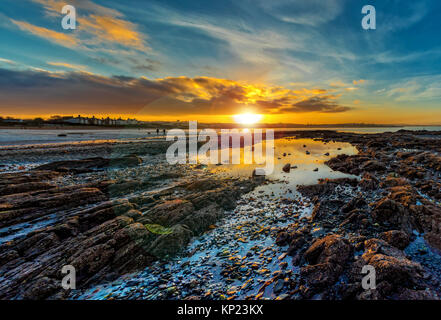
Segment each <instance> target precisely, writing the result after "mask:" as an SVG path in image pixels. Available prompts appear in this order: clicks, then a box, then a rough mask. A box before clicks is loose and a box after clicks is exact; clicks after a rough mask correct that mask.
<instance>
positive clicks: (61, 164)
mask: <svg viewBox="0 0 441 320" xmlns="http://www.w3.org/2000/svg"><path fill="white" fill-rule="evenodd" d="M141 163H142V159H141V158H139V157H138V156H136V155H127V156H124V157H121V158H113V159H109V158H101V157H96V158H87V159H82V160H64V161H55V162H51V163H48V164H44V165H41V166H38V167H36V168H34V169H33V170H50V171H56V172H74V173H85V172H91V171H93V170H94V169H102V168H109V167H131V166H137V165H139V164H141Z"/></svg>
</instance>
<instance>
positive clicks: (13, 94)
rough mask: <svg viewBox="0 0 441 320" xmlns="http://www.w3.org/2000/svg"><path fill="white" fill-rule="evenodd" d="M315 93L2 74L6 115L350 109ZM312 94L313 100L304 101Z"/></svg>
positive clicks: (196, 81) (199, 81)
mask: <svg viewBox="0 0 441 320" xmlns="http://www.w3.org/2000/svg"><path fill="white" fill-rule="evenodd" d="M278 90H281V91H278ZM324 92H325V91H324ZM316 93H317V90H316V89H315V91H313V90H312V91H311V92H308V90H307V89H302V90H301V94H299V93H296V92H294V91H290V90H286V89H283V88H282V89H280V88H279V89H276V88H263V87H255V86H251V85H244V84H241V83H238V82H235V81H232V80H226V79H217V78H208V77H196V78H189V77H173V78H164V79H154V80H152V79H148V78H145V77H141V78H134V77H127V76H113V77H103V76H99V75H95V74H90V73H86V72H63V73H53V72H45V71H40V70H24V71H23V70H21V71H19V70H6V69H0V95H1V96H2V102H1V104H0V110H1V111H3V112H5V113H7V112H11V111H12V110H17V108H18V109H21V110H22V111H23V110H24V109H26V110H28V111H27V112H29V113H41V114H50V113H57V114H63V113H64V114H66V113H69V114H71V113H80V112H82V113H89V114H90V113H98V114H133V115H137V114H138V115H139V114H142V115H148V114H151V115H170V116H179V115H184V114H201V115H202V114H203V115H216V114H219V115H222V114H235V113H238V112H241V107H242V106H244V105H246V106H252V108H253V109H254V111H255V112H260V113H292V112H325V113H331V112H344V111H347V110H349V108H347V107H343V106H340V105H338V104H337V103H336V102H335V100H332V99H331V98H332V97H331V96H316ZM308 94H309V95H315V96H312V97H310V98H306V99H305V95H308ZM281 95H282V96H281ZM283 95H284V96H283ZM302 99H303V100H302ZM36 110H38V111H37V112H35V111H36Z"/></svg>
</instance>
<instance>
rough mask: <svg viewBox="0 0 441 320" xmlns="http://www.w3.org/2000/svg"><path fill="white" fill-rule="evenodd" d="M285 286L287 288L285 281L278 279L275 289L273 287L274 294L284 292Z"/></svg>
mask: <svg viewBox="0 0 441 320" xmlns="http://www.w3.org/2000/svg"><path fill="white" fill-rule="evenodd" d="M284 286H285V281H284V280H283V279H278V280H277V281H276V282H275V283H274V287H273V291H274V293H279V292H280V291H282V289H283V287H284Z"/></svg>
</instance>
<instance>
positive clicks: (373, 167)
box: [360, 160, 386, 171]
mask: <svg viewBox="0 0 441 320" xmlns="http://www.w3.org/2000/svg"><path fill="white" fill-rule="evenodd" d="M360 168H361V169H362V170H364V171H384V170H386V166H385V165H384V164H383V163H381V162H379V161H377V160H368V161H366V162H364V163H363V164H362V165H361V166H360Z"/></svg>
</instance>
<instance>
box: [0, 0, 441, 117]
mask: <svg viewBox="0 0 441 320" xmlns="http://www.w3.org/2000/svg"><path fill="white" fill-rule="evenodd" d="M66 4H69V5H73V6H74V7H75V8H76V29H75V30H64V29H63V28H62V26H61V21H62V19H63V17H64V15H63V14H62V13H61V8H62V7H63V6H64V5H66ZM367 4H369V5H373V6H374V7H375V9H376V29H375V30H364V29H363V28H362V25H361V21H362V18H363V16H364V15H363V14H362V13H361V10H362V7H363V6H364V5H367ZM440 15H441V2H440V1H439V0H419V1H404V0H378V1H377V0H370V1H368V0H362V1H359V0H327V1H323V0H271V1H268V0H232V1H229V0H225V1H224V0H219V1H206V0H176V1H174V0H173V1H165V0H161V1H155V0H149V1H134V0H125V1H116V0H105V1H103V0H64V1H59V0H2V1H1V6H0V40H1V46H0V115H1V116H3V117H5V116H13V117H21V118H23V117H24V118H31V117H37V116H41V117H45V118H47V117H50V116H51V115H78V114H81V115H85V116H86V115H96V116H99V117H101V116H111V117H113V116H117V117H119V116H122V117H132V118H133V117H135V118H137V119H140V120H172V121H175V120H198V121H202V122H232V121H233V119H234V117H233V116H234V115H237V114H242V113H256V114H262V115H263V118H262V121H263V122H267V123H279V122H283V123H310V124H319V123H336V124H337V123H362V122H363V123H383V124H384V123H390V124H441V103H440V101H441V63H440V61H441V36H440V30H441V19H440Z"/></svg>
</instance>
